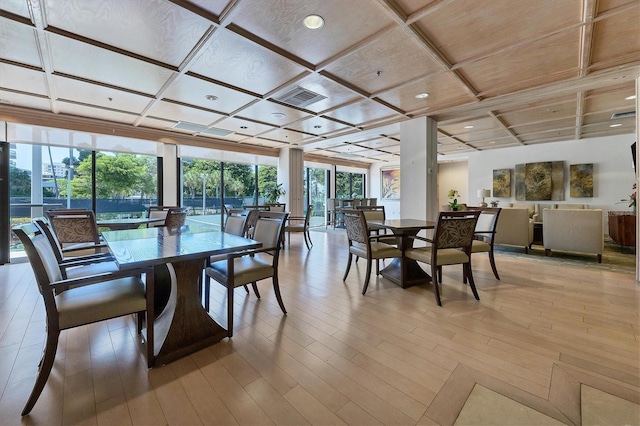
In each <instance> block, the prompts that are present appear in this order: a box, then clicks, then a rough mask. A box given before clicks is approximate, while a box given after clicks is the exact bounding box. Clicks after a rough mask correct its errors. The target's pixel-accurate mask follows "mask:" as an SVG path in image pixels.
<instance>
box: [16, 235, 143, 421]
mask: <svg viewBox="0 0 640 426" xmlns="http://www.w3.org/2000/svg"><path fill="white" fill-rule="evenodd" d="M13 232H14V233H15V234H16V235H17V236H18V238H19V239H20V241H21V242H22V244H23V245H24V250H25V252H26V254H27V257H28V259H29V263H30V264H31V267H32V269H33V272H34V275H35V278H36V284H37V285H38V290H39V292H40V294H41V295H42V298H43V300H44V307H45V311H46V330H47V337H46V342H45V347H44V353H43V355H42V359H41V360H40V363H39V365H38V376H37V378H36V382H35V384H34V386H33V390H32V391H31V394H30V395H29V398H28V399H27V402H26V404H25V406H24V408H23V410H22V415H23V416H25V415H27V414H29V413H30V412H31V410H32V409H33V406H34V405H35V403H36V401H37V400H38V398H39V396H40V394H41V393H42V390H43V389H44V386H45V384H46V383H47V379H48V378H49V374H50V373H51V369H52V368H53V364H54V361H55V356H56V352H57V348H58V340H59V337H60V332H61V331H62V330H66V329H70V328H74V327H79V326H82V325H86V324H91V323H95V322H98V321H104V320H107V319H111V318H116V317H121V316H124V315H128V314H133V313H135V314H137V331H138V334H140V333H141V331H142V324H143V320H144V317H145V313H146V312H153V305H152V304H151V303H150V302H148V301H147V297H146V289H145V283H144V282H143V281H142V279H141V278H140V276H141V274H142V273H143V272H144V270H141V269H134V270H129V271H122V272H121V271H115V272H112V273H108V274H100V275H92V276H84V277H81V278H75V279H63V274H62V271H61V270H60V267H59V266H58V263H57V261H56V255H55V253H54V250H53V248H52V247H51V245H50V243H49V241H48V240H47V237H46V236H45V235H43V234H42V232H41V230H40V228H39V227H38V226H37V225H36V224H35V223H28V224H24V225H20V226H16V227H14V228H13ZM57 289H64V291H60V292H58V293H56V290H57ZM146 319H147V328H152V327H153V319H152V315H147V318H146ZM150 334H151V335H153V333H150ZM152 340H153V338H152V337H149V340H148V341H147V356H149V354H150V353H151V354H152V350H151V351H150V350H149V348H153V342H152Z"/></svg>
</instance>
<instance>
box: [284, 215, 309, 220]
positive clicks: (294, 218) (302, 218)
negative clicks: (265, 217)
mask: <svg viewBox="0 0 640 426" xmlns="http://www.w3.org/2000/svg"><path fill="white" fill-rule="evenodd" d="M287 220H305V217H304V216H302V217H301V216H289V217H288V218H287Z"/></svg>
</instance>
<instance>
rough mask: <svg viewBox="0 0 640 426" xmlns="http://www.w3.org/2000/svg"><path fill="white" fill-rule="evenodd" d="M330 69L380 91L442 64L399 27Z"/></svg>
mask: <svg viewBox="0 0 640 426" xmlns="http://www.w3.org/2000/svg"><path fill="white" fill-rule="evenodd" d="M371 58H375V60H371ZM326 70H327V71H328V72H329V73H331V74H333V75H335V76H337V77H339V78H340V79H342V80H343V81H346V82H347V83H349V84H353V85H355V86H357V87H360V88H362V89H364V91H365V92H366V93H376V92H379V91H382V90H386V89H389V88H391V87H394V86H397V85H399V84H401V83H405V82H407V81H410V80H412V79H415V78H417V77H421V76H424V75H429V74H433V73H435V72H438V71H440V67H439V66H438V65H437V64H436V62H434V60H433V59H432V58H431V57H430V56H429V55H428V54H427V52H426V51H425V50H424V49H422V48H421V47H420V46H418V44H417V43H416V42H415V41H414V40H413V39H412V38H410V37H409V36H408V35H407V33H406V32H405V31H403V30H402V29H400V28H397V29H394V30H392V31H388V32H386V33H384V34H383V35H382V36H380V37H378V38H376V39H375V40H373V41H372V42H371V43H369V44H366V45H364V46H362V47H361V48H360V49H358V50H356V51H355V52H352V53H351V54H349V55H347V56H345V57H344V58H342V59H339V60H338V61H336V62H334V63H332V64H330V65H329V66H327V68H326Z"/></svg>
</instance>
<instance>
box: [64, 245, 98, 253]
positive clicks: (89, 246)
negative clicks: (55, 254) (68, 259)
mask: <svg viewBox="0 0 640 426" xmlns="http://www.w3.org/2000/svg"><path fill="white" fill-rule="evenodd" d="M108 247H109V246H108V245H107V243H98V244H90V245H89V243H87V245H86V246H82V247H66V248H63V249H62V253H64V254H67V253H73V252H74V251H85V250H93V249H102V248H108Z"/></svg>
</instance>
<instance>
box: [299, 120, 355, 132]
mask: <svg viewBox="0 0 640 426" xmlns="http://www.w3.org/2000/svg"><path fill="white" fill-rule="evenodd" d="M287 128H289V129H293V130H298V131H300V132H306V133H312V134H314V135H324V134H327V133H332V132H335V131H338V130H343V129H349V128H350V127H349V126H347V125H345V124H342V123H338V122H336V121H333V120H327V119H326V118H322V117H310V118H307V119H305V120H301V121H296V122H295V123H291V124H288V125H287Z"/></svg>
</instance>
